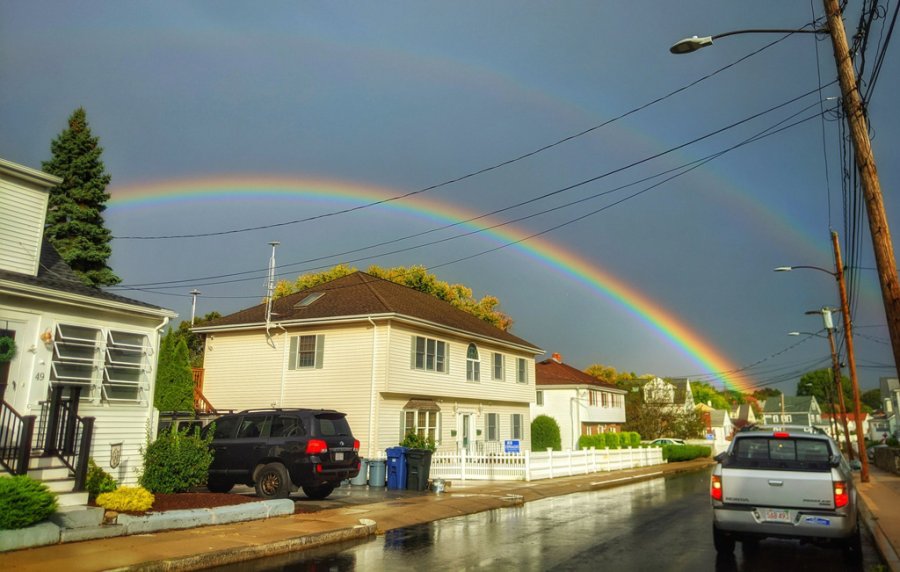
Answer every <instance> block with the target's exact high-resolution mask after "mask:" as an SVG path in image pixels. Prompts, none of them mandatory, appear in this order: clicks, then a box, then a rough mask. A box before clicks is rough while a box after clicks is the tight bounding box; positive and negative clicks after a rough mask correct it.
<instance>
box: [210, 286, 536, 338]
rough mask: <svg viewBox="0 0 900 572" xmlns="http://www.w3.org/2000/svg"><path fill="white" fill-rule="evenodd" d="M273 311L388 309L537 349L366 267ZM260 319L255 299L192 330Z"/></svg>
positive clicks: (333, 313)
mask: <svg viewBox="0 0 900 572" xmlns="http://www.w3.org/2000/svg"><path fill="white" fill-rule="evenodd" d="M319 292H321V293H323V294H322V296H320V297H319V298H318V299H316V300H315V301H313V302H312V303H311V304H309V305H307V306H302V305H299V303H300V302H302V301H303V300H304V299H305V298H306V297H307V296H309V295H310V294H313V293H319ZM272 313H273V318H272V321H273V322H278V323H280V324H282V325H286V324H288V323H290V322H293V321H297V322H299V321H316V320H328V319H333V318H341V317H363V316H371V315H385V314H389V315H390V314H393V315H397V316H407V317H410V318H416V319H419V320H425V321H428V322H432V323H434V324H437V325H440V326H445V327H449V328H453V329H457V330H461V331H464V332H469V333H472V334H476V335H479V336H484V337H488V338H493V339H496V340H500V341H503V342H507V343H511V344H516V345H519V346H525V347H527V348H531V349H533V350H534V351H535V353H539V352H540V351H541V350H540V348H538V347H537V346H535V345H534V344H532V343H531V342H528V341H526V340H523V339H522V338H520V337H518V336H515V335H513V334H511V333H509V332H505V331H503V330H501V329H500V328H497V327H496V326H493V325H492V324H489V323H488V322H485V321H484V320H482V319H480V318H478V317H476V316H473V315H472V314H469V313H468V312H464V311H462V310H459V309H457V308H454V307H453V306H451V305H450V304H449V303H447V302H444V301H442V300H439V299H438V298H435V297H434V296H431V295H429V294H425V293H424V292H419V291H418V290H414V289H412V288H409V287H407V286H402V285H400V284H396V283H394V282H391V281H389V280H384V279H381V278H378V277H375V276H372V275H371V274H367V273H365V272H354V273H352V274H348V275H347V276H343V277H341V278H336V279H335V280H332V281H330V282H326V283H324V284H319V285H318V286H313V287H312V288H308V289H306V290H303V291H302V292H297V293H294V294H290V295H288V296H284V297H282V298H278V299H276V300H274V301H273V302H272ZM265 322H266V305H265V304H259V305H257V306H253V307H251V308H246V309H244V310H240V311H238V312H235V313H234V314H229V315H228V316H223V317H221V318H218V319H216V320H212V321H210V322H205V323H204V324H203V325H202V326H201V327H198V328H195V330H196V331H198V332H205V331H210V330H223V329H225V330H227V329H229V328H228V327H229V326H234V327H235V328H238V327H246V326H254V325H262V324H265Z"/></svg>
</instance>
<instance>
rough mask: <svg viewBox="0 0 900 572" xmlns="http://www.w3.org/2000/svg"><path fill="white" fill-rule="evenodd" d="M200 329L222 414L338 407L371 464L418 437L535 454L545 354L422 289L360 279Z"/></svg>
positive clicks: (210, 385) (207, 378)
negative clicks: (537, 362)
mask: <svg viewBox="0 0 900 572" xmlns="http://www.w3.org/2000/svg"><path fill="white" fill-rule="evenodd" d="M267 315H270V316H271V319H270V320H269V321H267V320H266V316H267ZM194 331H195V332H198V333H201V334H204V335H205V337H206V342H205V351H204V369H205V371H204V381H203V393H204V395H205V397H206V398H207V399H208V400H209V402H210V403H211V404H212V405H213V406H214V407H215V408H216V409H218V410H223V409H248V408H267V407H312V408H326V409H337V410H339V411H342V412H344V413H347V418H348V421H349V422H350V427H351V428H352V430H353V433H354V435H355V436H356V438H358V439H359V440H360V442H361V447H362V449H361V451H362V452H361V455H362V456H364V457H367V458H371V457H373V456H378V455H380V454H382V451H383V450H384V449H385V448H387V447H393V446H395V445H397V444H398V443H399V442H400V441H401V440H402V439H403V436H404V435H405V434H406V433H407V432H415V433H418V434H420V435H423V436H426V437H432V438H434V439H435V441H436V442H437V444H438V447H439V449H443V450H457V449H466V450H468V451H478V452H481V451H486V452H497V451H501V450H503V449H504V447H506V446H507V443H506V442H507V441H510V442H511V446H513V447H515V446H516V445H518V447H519V449H520V450H527V449H529V448H530V446H531V435H530V433H531V432H530V428H531V414H530V405H531V403H532V402H533V401H534V399H535V374H534V356H535V355H537V354H540V353H542V351H543V350H541V349H539V348H538V347H536V346H535V345H534V344H531V343H530V342H527V341H525V340H523V339H522V338H519V337H518V336H515V335H513V334H511V333H509V332H506V331H504V330H501V329H499V328H497V327H495V326H493V325H491V324H489V323H488V322H485V321H484V320H481V319H479V318H477V317H476V316H473V315H472V314H469V313H467V312H463V311H462V310H459V309H457V308H454V307H453V306H451V305H450V304H448V303H447V302H443V301H441V300H439V299H438V298H435V297H434V296H430V295H428V294H425V293H422V292H419V291H417V290H413V289H412V288H408V287H406V286H401V285H399V284H395V283H393V282H390V281H387V280H382V279H381V278H377V277H375V276H372V275H370V274H366V273H364V272H355V273H353V274H350V275H347V276H344V277H342V278H338V279H336V280H332V281H331V282H327V283H325V284H320V285H318V286H315V287H312V288H309V289H307V290H304V291H302V292H298V293H295V294H290V295H288V296H284V297H282V298H278V299H276V300H274V301H273V303H272V307H271V313H269V312H267V308H266V304H260V305H258V306H254V307H251V308H247V309H244V310H241V311H239V312H236V313H234V314H231V315H229V316H224V317H222V318H219V319H217V320H213V321H211V322H206V323H204V324H203V325H202V327H197V328H194Z"/></svg>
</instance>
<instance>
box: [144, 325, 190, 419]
mask: <svg viewBox="0 0 900 572" xmlns="http://www.w3.org/2000/svg"><path fill="white" fill-rule="evenodd" d="M158 364H159V365H157V369H156V391H155V392H154V394H153V406H154V407H156V408H157V409H159V410H160V411H192V410H193V408H194V376H193V373H192V372H191V362H190V355H189V352H188V346H187V343H186V342H185V340H184V338H183V337H182V336H181V335H179V333H178V332H177V331H175V330H171V329H170V330H169V331H168V332H167V333H166V335H165V336H163V338H162V340H161V341H160V344H159V360H158Z"/></svg>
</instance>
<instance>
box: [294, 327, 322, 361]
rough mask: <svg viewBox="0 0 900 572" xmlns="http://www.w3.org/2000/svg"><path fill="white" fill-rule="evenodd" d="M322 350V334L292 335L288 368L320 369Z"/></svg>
mask: <svg viewBox="0 0 900 572" xmlns="http://www.w3.org/2000/svg"><path fill="white" fill-rule="evenodd" d="M324 352H325V336H324V335H323V334H318V335H307V336H292V337H291V353H290V358H289V361H288V369H322V356H323V354H324Z"/></svg>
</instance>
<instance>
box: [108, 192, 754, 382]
mask: <svg viewBox="0 0 900 572" xmlns="http://www.w3.org/2000/svg"><path fill="white" fill-rule="evenodd" d="M110 194H111V197H112V198H111V200H110V201H109V203H108V206H107V210H106V216H107V218H110V217H115V216H116V214H117V213H122V212H123V211H125V210H127V209H131V208H141V209H146V208H167V207H173V206H179V205H183V204H185V203H190V202H204V201H210V200H214V199H215V200H222V199H251V200H253V201H266V200H272V199H275V198H281V199H285V198H291V199H296V198H304V199H307V200H320V201H328V202H330V203H331V204H335V203H343V204H347V205H360V204H367V203H371V202H375V201H384V200H385V199H389V198H391V197H395V196H397V195H400V194H403V193H402V192H399V191H397V190H392V189H385V188H379V187H375V186H371V185H365V186H363V185H358V184H353V183H349V182H344V181H336V180H326V179H293V178H279V177H266V176H252V177H248V176H227V177H225V176H222V177H206V178H197V179H177V180H167V181H159V182H148V183H142V184H134V185H128V186H121V187H114V188H111V189H110ZM377 208H387V209H392V210H394V211H399V212H401V213H409V214H411V215H412V216H416V217H418V218H426V219H431V220H434V221H440V222H441V223H442V224H448V223H449V224H455V223H460V222H461V221H469V220H470V219H474V218H476V217H478V216H479V215H478V214H476V213H474V212H472V211H467V210H465V209H462V208H460V207H458V206H456V205H454V204H451V203H448V202H444V201H440V200H437V199H435V198H433V197H427V198H425V197H423V196H421V195H420V196H417V197H414V198H408V199H404V200H400V201H392V202H386V203H384V204H382V205H379V206H378V207H377ZM277 222H280V221H277ZM498 224H499V221H497V220H493V219H490V218H478V220H477V221H472V222H465V223H463V224H461V225H460V226H461V227H466V228H467V229H475V230H480V231H483V232H484V234H485V235H487V236H490V237H492V238H493V239H494V240H496V241H498V242H500V243H501V244H511V246H510V248H513V249H516V250H518V251H519V252H522V253H524V254H526V255H527V256H529V257H530V258H533V259H534V260H537V261H538V262H539V263H540V264H542V265H544V266H546V267H549V268H551V269H552V270H553V271H555V272H556V273H558V274H559V275H561V276H564V277H565V278H566V279H568V280H570V281H571V282H574V283H578V284H580V285H582V286H584V287H586V288H587V289H588V290H589V291H592V292H594V293H596V294H597V295H599V296H601V297H603V298H606V299H609V300H611V301H612V302H614V303H615V304H616V305H618V306H620V307H622V308H623V309H625V310H626V311H627V312H628V313H629V314H630V315H632V316H634V317H635V318H637V319H638V320H640V322H642V323H643V324H644V325H646V326H647V327H648V328H650V329H651V330H653V331H654V332H656V333H657V334H658V335H659V336H661V337H662V338H663V339H665V340H666V341H667V343H669V344H671V345H672V346H674V347H676V348H678V350H679V351H680V352H681V353H683V354H684V355H686V356H688V357H689V359H691V361H693V362H694V363H696V364H697V365H698V366H699V367H700V368H701V369H702V370H704V371H705V372H707V374H709V375H717V376H719V378H720V379H722V380H723V381H724V383H725V384H727V386H728V387H730V388H733V389H737V390H739V391H751V390H752V383H750V382H749V381H746V380H742V379H741V378H739V377H731V376H729V375H728V372H734V371H736V370H737V367H736V366H735V365H734V364H733V363H732V362H731V360H730V359H729V358H728V357H727V356H726V355H725V354H724V353H723V352H722V351H721V350H719V349H717V348H716V347H715V346H713V345H712V344H711V343H710V342H709V341H707V340H705V339H704V338H703V337H702V336H701V335H700V334H698V333H697V332H696V331H694V330H693V329H691V328H690V327H689V326H687V325H685V324H684V323H683V322H682V321H681V320H680V319H679V317H678V316H676V315H675V314H674V313H672V312H670V311H668V310H667V309H665V308H663V307H662V306H660V305H659V304H658V303H656V302H655V301H653V300H652V299H650V298H649V297H648V296H646V295H645V294H643V293H642V292H641V291H640V290H638V289H637V288H636V287H634V286H632V285H630V284H628V283H626V282H625V281H623V280H621V279H619V278H617V277H615V276H613V275H612V274H610V273H609V272H606V271H605V270H603V269H602V268H600V267H599V266H597V265H596V263H593V262H591V261H588V260H587V259H585V258H583V257H581V256H579V255H578V254H576V253H574V252H572V251H570V250H567V249H565V248H563V247H561V246H559V245H558V244H555V243H554V242H552V241H550V240H548V239H547V238H545V237H534V238H529V234H528V233H527V232H525V231H523V230H521V229H517V228H514V227H513V226H512V225H506V226H496V225H498Z"/></svg>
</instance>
